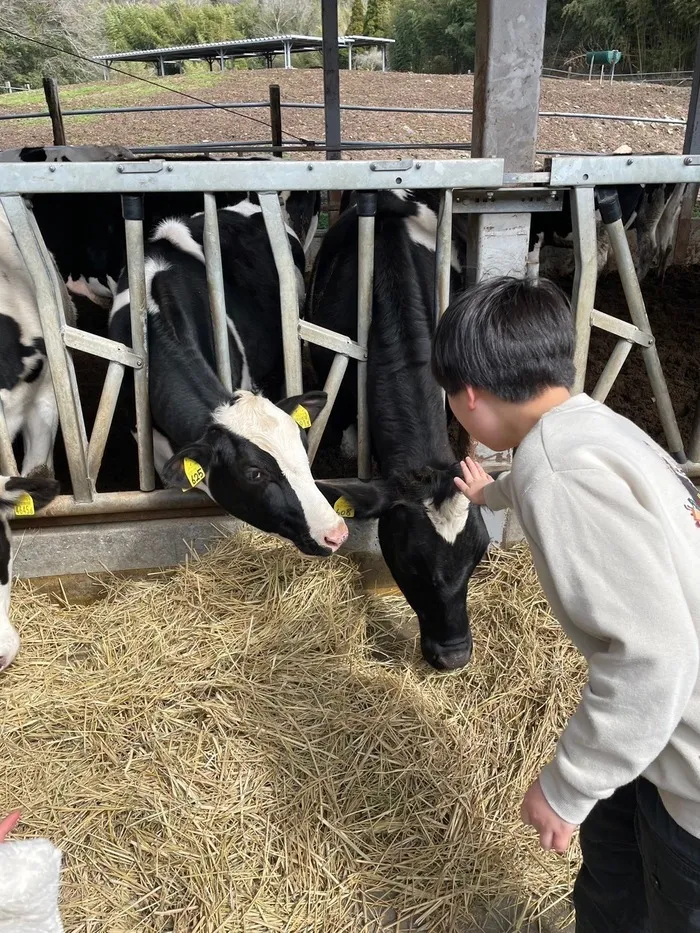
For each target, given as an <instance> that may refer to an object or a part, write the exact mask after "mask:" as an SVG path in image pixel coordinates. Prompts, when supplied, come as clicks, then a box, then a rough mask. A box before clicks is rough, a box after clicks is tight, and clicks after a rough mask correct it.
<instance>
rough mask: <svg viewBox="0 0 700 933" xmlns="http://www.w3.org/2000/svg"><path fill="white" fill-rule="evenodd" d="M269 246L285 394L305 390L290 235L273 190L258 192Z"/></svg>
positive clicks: (297, 297)
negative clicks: (278, 311)
mask: <svg viewBox="0 0 700 933" xmlns="http://www.w3.org/2000/svg"><path fill="white" fill-rule="evenodd" d="M258 199H259V201H260V207H261V209H262V215H263V220H264V221H265V229H266V230H267V235H268V238H269V240H270V248H271V249H272V255H273V257H274V259H275V266H276V267H277V275H278V277H279V285H280V308H281V312H282V345H283V349H284V378H285V386H286V392H287V395H288V396H291V395H299V394H300V393H301V392H303V391H304V386H303V379H302V365H301V343H300V341H299V296H298V293H297V276H296V266H295V264H294V260H293V258H292V250H291V247H290V245H289V237H288V235H287V231H286V229H285V226H284V221H283V220H282V209H281V208H280V202H279V197H278V195H277V193H276V192H275V191H261V192H260V193H259V195H258Z"/></svg>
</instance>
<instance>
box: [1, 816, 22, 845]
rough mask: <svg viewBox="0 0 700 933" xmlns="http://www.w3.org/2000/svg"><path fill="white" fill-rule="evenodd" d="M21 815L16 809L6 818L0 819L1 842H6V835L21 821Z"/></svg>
mask: <svg viewBox="0 0 700 933" xmlns="http://www.w3.org/2000/svg"><path fill="white" fill-rule="evenodd" d="M20 815H21V814H20V812H19V810H14V811H13V812H12V813H10V815H9V816H6V817H5V819H4V820H0V842H4V841H5V836H6V835H7V834H8V833H9V832H11V831H12V830H13V829H14V828H15V826H16V825H17V823H19V818H20Z"/></svg>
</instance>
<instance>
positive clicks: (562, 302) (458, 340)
mask: <svg viewBox="0 0 700 933" xmlns="http://www.w3.org/2000/svg"><path fill="white" fill-rule="evenodd" d="M573 356H574V321H573V315H572V313H571V309H570V307H569V302H568V301H567V299H566V296H565V295H564V293H563V292H562V291H561V289H560V288H558V287H557V286H556V285H555V284H554V283H553V282H550V281H548V280H547V279H539V280H538V281H533V280H529V279H515V278H510V277H508V276H503V277H499V278H492V279H485V280H484V281H483V282H480V283H479V284H478V285H476V286H474V287H473V288H471V289H469V290H468V291H466V292H465V293H464V294H462V295H460V296H459V297H458V298H456V299H455V300H454V301H453V302H452V304H451V305H450V306H449V308H448V309H447V311H445V314H444V315H443V317H442V320H441V321H440V323H439V325H438V328H437V330H436V332H435V337H434V339H433V353H432V367H433V374H434V375H435V378H436V379H437V381H438V382H439V383H440V385H441V386H442V387H443V389H445V391H446V392H447V394H448V395H456V394H457V392H460V391H461V390H462V389H464V387H465V386H472V388H474V389H485V390H486V391H487V392H490V393H491V394H492V395H495V396H496V397H497V398H500V399H503V401H506V402H527V401H528V400H529V399H531V398H534V397H535V396H536V395H538V394H539V393H540V392H541V391H542V390H543V389H546V388H548V387H550V386H566V387H567V388H571V386H572V385H573V382H574V375H575V370H574V362H573Z"/></svg>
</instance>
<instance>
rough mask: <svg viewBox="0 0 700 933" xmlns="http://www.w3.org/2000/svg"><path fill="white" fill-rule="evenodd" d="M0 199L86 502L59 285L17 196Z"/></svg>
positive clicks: (83, 454) (83, 441)
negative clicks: (32, 299)
mask: <svg viewBox="0 0 700 933" xmlns="http://www.w3.org/2000/svg"><path fill="white" fill-rule="evenodd" d="M0 201H1V202H2V207H3V208H4V210H5V215H6V216H7V219H8V221H9V223H10V226H11V227H12V232H13V234H14V237H15V240H16V242H17V246H18V248H19V251H20V253H21V254H22V258H23V260H24V263H25V265H26V267H27V269H30V270H31V276H32V281H33V282H34V290H35V292H36V299H37V308H38V311H39V319H40V321H41V329H42V332H43V335H44V343H45V344H46V357H47V360H48V363H49V369H50V371H51V380H52V382H53V388H54V393H55V396H56V405H57V407H58V416H59V418H60V422H61V432H62V434H63V440H64V444H65V448H66V458H67V460H68V469H69V471H70V478H71V484H72V486H73V495H74V497H75V498H76V499H77V500H78V501H80V502H89V501H90V500H91V499H92V498H93V495H94V488H93V486H92V483H91V482H90V480H89V478H88V471H87V435H86V433H85V421H84V419H83V412H82V409H81V407H80V396H79V394H78V384H77V381H76V378H75V368H74V366H73V360H72V358H71V356H70V353H69V352H68V350H67V349H66V345H65V343H64V341H63V336H62V334H61V329H62V328H63V327H64V326H65V323H66V320H65V314H64V305H63V287H62V283H61V282H60V280H59V278H58V273H57V271H56V266H55V264H54V263H53V261H52V259H51V256H50V254H49V251H48V250H47V249H46V245H45V243H44V241H43V239H42V236H41V233H40V232H39V228H38V226H37V223H36V219H35V218H34V214H33V213H31V211H29V210H28V209H27V206H26V204H25V203H24V201H23V200H22V198H21V197H20V196H19V195H3V196H1V197H0Z"/></svg>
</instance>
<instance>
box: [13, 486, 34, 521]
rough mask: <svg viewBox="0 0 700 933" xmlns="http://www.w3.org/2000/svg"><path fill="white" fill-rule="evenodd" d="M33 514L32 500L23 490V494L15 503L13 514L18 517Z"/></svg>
mask: <svg viewBox="0 0 700 933" xmlns="http://www.w3.org/2000/svg"><path fill="white" fill-rule="evenodd" d="M33 514H34V500H33V499H32V497H31V496H30V495H29V493H28V492H25V494H24V495H23V496H22V498H21V499H19V500H18V502H17V505H16V506H15V515H17V516H18V518H27V516H29V515H33Z"/></svg>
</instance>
